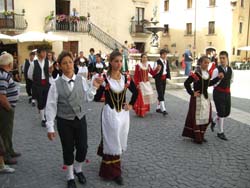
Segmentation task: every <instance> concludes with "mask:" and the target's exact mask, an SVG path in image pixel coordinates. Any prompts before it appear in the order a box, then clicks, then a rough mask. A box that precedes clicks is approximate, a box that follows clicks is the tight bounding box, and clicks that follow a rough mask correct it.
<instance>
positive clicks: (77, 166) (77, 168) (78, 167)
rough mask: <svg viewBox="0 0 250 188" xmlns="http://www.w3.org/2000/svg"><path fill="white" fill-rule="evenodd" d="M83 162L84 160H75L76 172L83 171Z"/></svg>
mask: <svg viewBox="0 0 250 188" xmlns="http://www.w3.org/2000/svg"><path fill="white" fill-rule="evenodd" d="M82 164H83V162H77V161H75V164H74V168H75V171H76V173H79V172H82Z"/></svg>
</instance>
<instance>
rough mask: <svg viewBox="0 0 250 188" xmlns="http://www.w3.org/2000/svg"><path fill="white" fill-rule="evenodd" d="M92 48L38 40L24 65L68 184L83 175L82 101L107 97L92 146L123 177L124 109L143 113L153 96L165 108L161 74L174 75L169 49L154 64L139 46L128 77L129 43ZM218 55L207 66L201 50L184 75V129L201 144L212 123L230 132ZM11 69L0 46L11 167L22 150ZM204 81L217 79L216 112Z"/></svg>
mask: <svg viewBox="0 0 250 188" xmlns="http://www.w3.org/2000/svg"><path fill="white" fill-rule="evenodd" d="M89 52H90V54H89V56H88V57H85V56H84V53H83V51H81V52H80V53H79V56H76V57H74V56H73V55H72V53H70V52H67V51H63V52H61V53H60V54H59V55H58V57H57V58H55V57H56V56H55V54H54V53H53V52H51V51H47V50H46V49H44V48H42V47H41V48H39V49H37V51H36V52H34V51H32V52H30V54H29V57H28V58H27V59H26V60H25V63H24V66H23V72H24V78H25V81H26V92H27V95H28V96H29V99H28V102H29V103H30V104H31V105H32V106H33V107H35V106H36V107H37V108H38V110H39V114H40V118H41V126H42V127H46V128H47V132H48V139H49V140H51V141H53V140H54V139H55V137H56V134H55V129H54V126H55V124H56V125H57V130H58V133H59V137H60V140H61V145H62V151H63V152H62V153H63V161H64V165H65V166H66V174H67V186H68V188H75V187H76V184H75V180H74V175H75V176H76V177H77V178H78V181H79V182H80V183H81V184H85V183H86V178H85V176H84V173H83V171H82V165H83V162H84V161H85V159H86V154H87V149H88V144H87V122H86V114H87V113H86V110H85V106H84V101H96V102H103V103H104V106H103V109H102V112H101V122H100V124H101V139H100V144H99V147H98V152H97V154H98V155H99V156H100V157H102V162H101V166H100V170H99V176H100V177H102V178H103V179H106V180H112V181H114V182H116V183H117V184H118V185H123V184H124V182H123V178H122V172H121V155H122V153H123V152H124V151H125V150H126V149H127V139H128V132H129V124H130V121H129V119H130V118H129V111H130V110H134V111H135V113H136V114H137V115H138V116H139V117H144V116H145V115H146V113H147V112H149V111H150V106H151V105H152V104H153V103H156V112H157V113H161V114H162V115H163V116H166V115H168V112H167V108H166V103H165V90H166V80H167V79H171V70H170V63H169V61H168V59H167V54H168V51H167V50H166V49H162V50H161V51H160V58H159V59H158V60H157V61H156V62H155V64H154V66H153V67H151V66H150V64H149V63H148V59H147V54H146V53H143V54H141V62H140V63H139V64H137V65H136V67H135V73H134V75H133V77H132V76H131V75H130V72H129V70H128V65H127V63H128V61H127V59H128V57H127V55H128V54H127V51H126V49H123V50H118V49H117V50H114V51H113V52H112V53H110V54H109V55H107V58H103V56H102V55H101V54H100V53H96V54H95V50H94V49H93V48H91V49H90V51H89ZM219 59H220V63H219V65H218V66H217V67H213V70H212V71H211V70H210V73H209V71H208V67H209V63H210V60H209V58H208V57H207V56H202V57H201V58H200V59H199V61H198V66H197V68H196V69H195V70H194V71H191V73H190V74H189V76H188V78H187V80H186V81H185V83H184V85H185V88H186V90H187V92H188V93H189V94H190V96H191V98H190V105H189V110H188V114H187V118H186V122H185V126H184V130H183V134H182V135H183V136H184V137H190V138H192V139H193V140H194V142H195V143H198V144H202V143H203V142H206V141H207V140H206V139H205V137H204V135H205V131H206V129H207V127H208V125H210V124H211V130H212V131H214V128H215V125H216V124H218V125H219V132H218V137H219V138H221V139H223V140H227V137H226V136H225V134H224V130H223V124H224V118H225V117H227V116H228V115H229V114H230V107H231V102H230V98H231V96H230V84H231V82H232V79H233V72H232V69H231V68H230V67H229V65H228V54H227V52H225V51H222V52H221V53H220V54H219ZM11 70H13V57H12V55H11V54H9V53H7V52H4V53H3V54H2V55H1V56H0V172H5V173H13V172H14V171H15V170H14V169H13V168H11V167H9V166H7V165H13V164H17V160H16V158H17V157H19V156H21V154H20V153H18V152H16V151H15V150H14V149H13V143H12V133H13V127H14V111H15V106H16V103H17V101H18V89H17V87H16V84H15V81H14V77H13V73H12V72H11ZM189 71H190V70H189ZM149 74H150V75H152V77H153V78H154V80H155V87H156V93H157V96H155V94H154V91H153V88H152V86H151V84H150V82H149ZM192 83H193V88H192V87H191V84H192ZM209 86H214V92H213V96H214V101H215V105H216V111H217V114H216V117H214V118H212V112H211V103H210V100H209V97H208V92H207V88H208V87H209ZM128 90H129V91H130V92H131V93H132V96H131V97H130V100H127V95H126V94H127V91H128ZM74 151H75V152H74Z"/></svg>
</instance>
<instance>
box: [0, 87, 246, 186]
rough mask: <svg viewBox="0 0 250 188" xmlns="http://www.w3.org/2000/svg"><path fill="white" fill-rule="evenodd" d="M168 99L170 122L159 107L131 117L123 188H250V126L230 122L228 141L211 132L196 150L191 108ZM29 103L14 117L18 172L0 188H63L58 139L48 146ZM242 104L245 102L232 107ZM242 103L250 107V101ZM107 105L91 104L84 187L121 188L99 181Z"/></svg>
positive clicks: (5, 177) (24, 102)
mask: <svg viewBox="0 0 250 188" xmlns="http://www.w3.org/2000/svg"><path fill="white" fill-rule="evenodd" d="M182 92H184V91H182ZM166 98H167V109H168V112H169V115H168V116H166V117H163V116H162V115H161V114H156V113H155V112H154V111H155V109H154V107H155V106H152V109H151V112H150V113H149V114H147V116H146V117H145V118H139V117H136V116H135V114H134V112H131V126H130V133H129V140H128V151H126V152H125V153H124V155H123V156H122V169H123V177H124V180H125V185H124V186H123V187H133V188H149V187H152V188H157V187H161V188H250V136H249V135H250V122H249V123H248V124H243V123H241V122H240V121H236V120H235V119H226V120H225V124H226V125H225V132H226V135H227V136H228V138H229V141H227V142H226V141H221V140H219V139H218V138H217V137H216V133H212V132H211V131H210V130H208V131H207V134H206V138H207V140H208V143H206V144H203V145H196V144H194V143H192V142H191V141H190V140H189V139H184V138H183V137H182V136H181V133H182V129H183V124H184V121H185V116H186V113H187V109H188V102H187V101H186V100H182V99H180V98H179V97H178V96H174V95H173V94H169V93H168V94H167V96H166ZM27 100H28V99H27V97H26V96H21V97H20V101H19V104H18V106H17V108H16V115H15V130H14V145H15V148H16V150H17V151H20V152H21V153H22V156H21V157H20V158H19V159H18V165H16V166H14V168H15V169H16V173H15V174H11V175H0V188H64V187H66V181H65V174H64V172H63V170H62V152H61V145H60V140H59V137H57V138H56V140H55V141H54V142H50V141H48V139H47V137H46V130H45V129H44V128H42V127H41V126H40V121H39V116H38V113H37V110H36V108H34V107H31V106H30V105H29V104H28V102H27ZM237 101H238V102H239V103H240V102H242V99H234V101H233V102H236V103H238V102H237ZM242 103H244V104H246V103H248V107H249V106H250V100H245V99H244V102H242ZM102 105H103V104H102V103H92V102H91V103H87V104H86V109H87V110H88V112H89V113H88V115H87V121H88V144H89V150H88V155H87V158H88V159H89V160H90V163H85V164H84V168H83V169H84V173H85V175H86V177H87V181H88V183H87V185H85V186H84V187H89V188H97V187H98V188H106V187H111V188H112V187H118V186H116V185H115V184H114V183H113V182H107V181H103V180H101V179H100V178H99V177H98V170H99V166H100V160H101V159H100V158H99V157H98V156H97V155H96V149H97V146H98V144H99V141H100V112H101V107H102ZM233 105H234V104H233ZM237 107H240V106H237ZM235 108H236V107H235ZM240 110H244V108H243V109H240ZM232 116H233V114H232ZM78 187H83V186H81V185H79V184H78Z"/></svg>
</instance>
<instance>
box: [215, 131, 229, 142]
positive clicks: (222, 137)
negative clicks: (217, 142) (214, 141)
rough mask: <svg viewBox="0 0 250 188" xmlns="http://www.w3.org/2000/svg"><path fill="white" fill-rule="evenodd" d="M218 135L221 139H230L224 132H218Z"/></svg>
mask: <svg viewBox="0 0 250 188" xmlns="http://www.w3.org/2000/svg"><path fill="white" fill-rule="evenodd" d="M217 136H218V137H219V138H220V139H221V140H228V139H227V137H226V135H225V134H224V133H217Z"/></svg>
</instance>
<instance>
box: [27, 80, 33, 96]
mask: <svg viewBox="0 0 250 188" xmlns="http://www.w3.org/2000/svg"><path fill="white" fill-rule="evenodd" d="M25 81H26V93H27V94H28V96H29V97H31V96H32V80H30V79H26V80H25ZM32 98H33V97H32Z"/></svg>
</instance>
